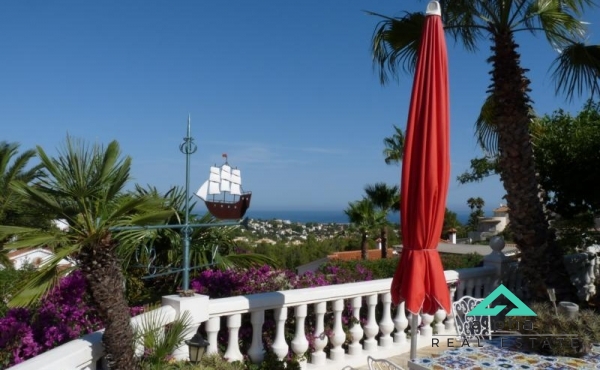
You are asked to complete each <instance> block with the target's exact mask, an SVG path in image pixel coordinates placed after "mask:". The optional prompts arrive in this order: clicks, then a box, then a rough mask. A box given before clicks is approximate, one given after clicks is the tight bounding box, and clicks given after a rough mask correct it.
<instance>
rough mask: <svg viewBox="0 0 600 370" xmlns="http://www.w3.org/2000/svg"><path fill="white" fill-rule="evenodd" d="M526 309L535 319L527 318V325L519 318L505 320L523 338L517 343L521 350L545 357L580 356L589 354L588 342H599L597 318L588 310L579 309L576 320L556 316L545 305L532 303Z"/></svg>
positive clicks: (550, 306) (550, 308)
mask: <svg viewBox="0 0 600 370" xmlns="http://www.w3.org/2000/svg"><path fill="white" fill-rule="evenodd" d="M530 307H531V309H532V310H533V311H534V312H535V313H536V314H537V316H535V317H533V318H528V319H527V320H531V323H527V325H523V318H521V317H515V316H513V317H510V316H507V317H506V318H505V321H506V324H508V326H509V327H513V328H517V329H518V331H519V332H520V333H521V334H524V335H527V337H524V338H523V339H522V340H521V341H519V345H521V346H522V347H523V348H525V349H528V350H530V351H533V352H536V353H539V354H542V355H548V356H569V357H581V356H584V355H586V354H587V353H589V352H590V350H591V348H592V343H596V342H598V341H600V315H599V314H598V313H595V312H594V311H592V310H581V311H580V313H579V316H578V317H577V318H576V319H569V318H567V317H566V316H564V315H562V314H559V315H558V316H557V315H556V313H555V310H554V307H553V306H552V305H550V304H549V303H533V304H531V305H530ZM548 334H552V335H554V336H548ZM536 335H539V336H536ZM569 335H573V337H568V336H569Z"/></svg>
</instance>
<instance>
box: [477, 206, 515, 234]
mask: <svg viewBox="0 0 600 370" xmlns="http://www.w3.org/2000/svg"><path fill="white" fill-rule="evenodd" d="M509 211H510V210H509V209H508V207H507V206H506V205H504V204H501V205H500V207H498V208H496V209H494V211H493V212H494V215H493V216H492V217H479V223H478V225H477V231H472V232H470V233H469V238H471V239H472V240H473V241H479V240H487V239H488V238H490V237H492V236H494V235H498V234H500V233H501V232H503V231H504V229H505V228H506V226H508V222H509V220H508V212H509Z"/></svg>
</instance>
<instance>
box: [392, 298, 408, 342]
mask: <svg viewBox="0 0 600 370" xmlns="http://www.w3.org/2000/svg"><path fill="white" fill-rule="evenodd" d="M404 304H405V303H404V302H402V303H400V304H399V305H398V307H396V316H395V317H394V326H395V327H396V332H395V333H394V343H406V333H405V332H404V331H405V330H406V328H408V319H407V318H406V311H405V309H404V307H405V306H404Z"/></svg>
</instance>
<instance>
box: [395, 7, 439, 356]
mask: <svg viewBox="0 0 600 370" xmlns="http://www.w3.org/2000/svg"><path fill="white" fill-rule="evenodd" d="M448 90H449V89H448V57H447V52H446V41H445V38H444V30H443V27H442V20H441V11H440V5H439V3H438V2H437V1H432V2H430V3H429V4H428V5H427V16H426V19H425V24H424V27H423V33H422V35H421V42H420V46H419V51H418V55H417V65H416V72H415V76H414V82H413V89H412V95H411V101H410V110H409V113H408V123H407V130H406V141H405V147H404V158H403V160H402V181H401V195H402V203H401V206H400V214H401V217H402V244H403V248H402V255H401V257H400V262H399V263H398V267H397V269H396V272H395V274H394V279H393V281H392V287H391V293H392V299H393V301H394V303H395V304H398V303H400V302H406V309H407V310H408V311H409V312H410V313H411V314H412V315H413V322H412V324H411V330H412V338H411V359H414V358H415V357H416V322H417V315H418V314H419V313H420V312H423V313H427V314H434V313H435V312H436V311H437V310H438V309H440V308H443V309H444V310H446V312H450V296H449V293H448V286H447V284H446V278H445V276H444V269H443V267H442V262H441V259H440V256H439V254H438V252H437V249H436V248H437V245H438V242H439V240H440V235H441V232H442V226H443V223H444V214H445V209H446V197H447V194H448V182H449V178H450V153H449V120H450V113H449V96H448V94H449V92H448Z"/></svg>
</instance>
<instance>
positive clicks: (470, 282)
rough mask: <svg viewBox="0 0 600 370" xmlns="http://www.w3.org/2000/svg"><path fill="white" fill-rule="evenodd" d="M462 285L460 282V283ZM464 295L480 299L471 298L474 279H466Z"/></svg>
mask: <svg viewBox="0 0 600 370" xmlns="http://www.w3.org/2000/svg"><path fill="white" fill-rule="evenodd" d="M461 283H462V281H461ZM465 285H466V293H465V294H466V295H468V296H471V297H475V298H481V297H477V296H473V288H474V287H475V279H473V278H471V279H467V281H466V283H465Z"/></svg>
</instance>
